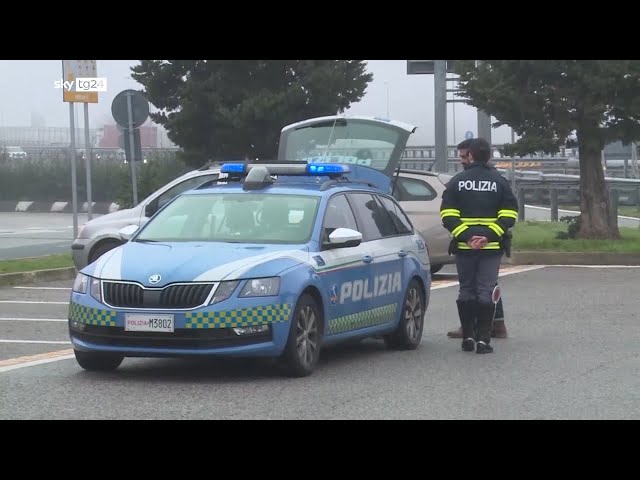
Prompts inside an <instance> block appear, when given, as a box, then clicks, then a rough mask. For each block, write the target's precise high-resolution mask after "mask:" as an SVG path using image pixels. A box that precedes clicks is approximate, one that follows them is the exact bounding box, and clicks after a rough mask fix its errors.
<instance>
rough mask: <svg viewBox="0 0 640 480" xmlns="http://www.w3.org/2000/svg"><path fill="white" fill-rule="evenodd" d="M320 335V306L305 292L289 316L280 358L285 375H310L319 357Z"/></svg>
mask: <svg viewBox="0 0 640 480" xmlns="http://www.w3.org/2000/svg"><path fill="white" fill-rule="evenodd" d="M321 337H322V315H321V313H320V308H319V307H318V304H317V302H316V301H315V300H314V299H313V297H312V296H311V295H309V294H306V293H305V294H304V295H302V296H301V297H300V299H299V300H298V303H297V305H296V308H295V310H294V312H293V316H292V317H291V328H290V330H289V338H288V339H287V345H286V347H285V351H284V354H283V358H282V359H283V361H284V367H285V370H286V372H287V375H289V376H292V377H306V376H308V375H311V373H312V372H313V370H314V369H315V367H316V365H317V363H318V359H319V358H320V340H321Z"/></svg>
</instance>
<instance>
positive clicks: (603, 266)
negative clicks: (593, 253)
mask: <svg viewBox="0 0 640 480" xmlns="http://www.w3.org/2000/svg"><path fill="white" fill-rule="evenodd" d="M547 266H548V267H572V268H640V265H547Z"/></svg>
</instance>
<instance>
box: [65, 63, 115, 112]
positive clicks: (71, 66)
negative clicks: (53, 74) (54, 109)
mask: <svg viewBox="0 0 640 480" xmlns="http://www.w3.org/2000/svg"><path fill="white" fill-rule="evenodd" d="M78 79H80V81H78ZM62 81H63V85H62V87H63V88H62V100H63V101H64V102H72V103H98V90H99V91H104V92H106V90H107V85H106V80H105V79H98V78H97V66H96V60H63V61H62ZM99 82H101V83H102V85H98V83H99ZM90 90H95V91H90Z"/></svg>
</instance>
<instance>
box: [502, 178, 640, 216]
mask: <svg viewBox="0 0 640 480" xmlns="http://www.w3.org/2000/svg"><path fill="white" fill-rule="evenodd" d="M498 170H499V171H500V173H502V174H503V175H504V176H505V177H506V178H507V179H509V180H510V181H511V182H512V185H513V184H514V183H515V193H516V195H517V197H518V205H520V206H521V208H519V209H518V220H519V221H524V220H525V209H524V205H525V203H543V204H546V203H547V201H548V204H549V206H550V208H551V220H552V221H557V220H558V206H559V204H560V203H563V204H572V203H573V204H577V203H579V202H580V176H579V175H564V174H557V173H551V174H548V173H543V172H539V171H522V170H516V171H515V178H513V173H512V172H513V170H506V169H498ZM605 182H606V184H607V188H608V190H609V207H610V212H609V215H610V216H611V220H612V221H613V222H615V223H616V224H617V220H618V206H619V205H638V206H640V180H637V179H631V178H617V177H605ZM527 194H529V195H527Z"/></svg>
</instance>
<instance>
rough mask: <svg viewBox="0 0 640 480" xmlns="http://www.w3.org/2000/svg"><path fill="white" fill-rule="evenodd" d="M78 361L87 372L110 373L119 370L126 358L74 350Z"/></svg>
mask: <svg viewBox="0 0 640 480" xmlns="http://www.w3.org/2000/svg"><path fill="white" fill-rule="evenodd" d="M73 353H74V354H75V355H76V361H77V362H78V365H80V366H81V367H82V368H84V369H85V370H89V371H91V372H110V371H113V370H115V369H117V368H118V367H119V366H120V364H121V363H122V361H123V360H124V357H123V356H121V355H113V354H109V353H95V352H82V351H80V350H74V351H73Z"/></svg>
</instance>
